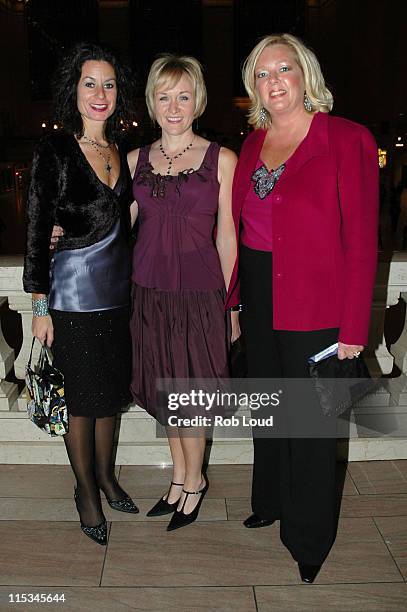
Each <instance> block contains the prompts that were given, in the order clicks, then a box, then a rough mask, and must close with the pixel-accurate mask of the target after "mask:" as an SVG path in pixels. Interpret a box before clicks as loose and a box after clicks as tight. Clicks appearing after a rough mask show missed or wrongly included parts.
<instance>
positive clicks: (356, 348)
mask: <svg viewBox="0 0 407 612" xmlns="http://www.w3.org/2000/svg"><path fill="white" fill-rule="evenodd" d="M364 348H365V347H364V346H361V345H360V344H344V343H343V342H338V359H353V358H354V357H359V355H360V353H361V352H362V351H363V349H364Z"/></svg>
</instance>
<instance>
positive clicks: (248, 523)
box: [243, 514, 275, 529]
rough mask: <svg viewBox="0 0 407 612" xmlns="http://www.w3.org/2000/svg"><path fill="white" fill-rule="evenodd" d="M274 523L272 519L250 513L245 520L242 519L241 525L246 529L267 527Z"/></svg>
mask: <svg viewBox="0 0 407 612" xmlns="http://www.w3.org/2000/svg"><path fill="white" fill-rule="evenodd" d="M273 523H275V520H274V519H262V518H260V517H259V516H258V515H257V514H251V515H250V516H249V517H248V518H247V519H246V520H245V521H243V525H244V526H245V527H247V528H248V529H258V528H259V527H268V526H269V525H272V524H273Z"/></svg>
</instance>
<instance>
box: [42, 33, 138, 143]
mask: <svg viewBox="0 0 407 612" xmlns="http://www.w3.org/2000/svg"><path fill="white" fill-rule="evenodd" d="M88 60H95V61H97V62H108V63H109V64H110V65H111V66H112V67H113V68H114V71H115V75H116V83H117V101H116V109H115V111H114V113H113V114H112V115H111V116H110V117H109V119H108V120H107V121H106V128H105V138H106V140H107V141H108V142H114V141H116V140H117V138H118V137H119V136H120V135H121V133H122V128H123V124H124V125H126V124H127V123H128V122H129V121H131V120H132V119H133V118H134V112H135V100H136V92H135V79H134V77H133V74H132V72H131V70H130V68H129V67H128V66H127V65H125V64H124V63H123V62H121V61H120V60H119V59H118V58H117V57H116V56H115V54H114V53H113V52H112V51H111V50H110V49H109V48H108V47H105V46H102V45H98V44H95V43H90V42H80V43H77V44H76V45H75V46H74V47H72V49H71V50H70V51H68V53H67V54H66V55H65V57H64V58H63V59H62V61H61V63H60V65H59V68H58V69H57V71H56V73H55V76H54V79H53V91H54V107H55V118H56V121H57V122H58V123H61V124H62V127H63V128H64V129H65V131H67V132H68V133H70V134H74V135H75V136H77V137H78V138H80V137H81V136H82V135H83V122H82V117H81V115H80V113H79V110H78V106H77V101H76V90H77V85H78V82H79V79H80V77H81V74H82V66H83V64H84V63H85V62H86V61H88ZM121 121H122V122H123V124H121V123H120V122H121Z"/></svg>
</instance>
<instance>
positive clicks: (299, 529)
mask: <svg viewBox="0 0 407 612" xmlns="http://www.w3.org/2000/svg"><path fill="white" fill-rule="evenodd" d="M240 279H241V296H242V302H243V304H244V311H243V313H242V315H241V325H242V331H243V335H244V339H245V343H246V349H247V362H248V363H247V365H248V377H249V378H284V379H286V378H305V377H308V372H307V366H306V362H307V358H308V357H310V356H311V355H314V354H315V353H317V352H319V351H321V350H322V349H324V348H326V347H327V346H329V345H330V344H333V343H334V342H337V340H338V329H322V330H315V331H307V332H298V331H279V330H274V329H273V325H272V312H273V297H272V254H271V253H269V252H264V251H256V250H253V249H249V248H247V247H244V246H243V247H241V254H240ZM304 409H307V407H306V406H304ZM253 444H254V464H253V485H252V509H253V512H254V513H255V514H257V515H258V516H260V517H261V518H266V519H280V537H281V540H282V542H283V544H284V545H285V546H286V547H287V548H288V550H289V551H290V552H291V554H292V556H293V558H294V559H295V560H296V561H298V562H300V563H306V564H310V565H319V564H321V563H322V562H323V561H324V559H325V557H326V556H327V554H328V553H329V550H330V548H331V546H332V544H333V542H334V540H335V536H336V529H337V504H336V438H335V437H331V438H290V439H286V438H259V437H257V438H256V437H255V435H254V436H253Z"/></svg>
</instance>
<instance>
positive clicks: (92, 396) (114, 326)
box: [50, 307, 131, 418]
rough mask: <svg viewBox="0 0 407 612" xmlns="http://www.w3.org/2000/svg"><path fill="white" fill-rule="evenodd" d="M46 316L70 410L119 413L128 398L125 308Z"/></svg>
mask: <svg viewBox="0 0 407 612" xmlns="http://www.w3.org/2000/svg"><path fill="white" fill-rule="evenodd" d="M50 314H51V317H52V322H53V325H54V343H53V345H52V353H53V356H54V365H55V367H56V368H58V369H59V370H60V371H61V372H62V373H63V375H64V377H65V398H66V404H67V408H68V413H69V414H72V415H73V416H86V417H96V418H101V417H107V416H113V415H114V414H116V413H118V412H120V411H121V410H122V409H123V408H125V407H126V406H127V405H128V404H129V403H130V402H131V395H130V392H129V388H130V373H131V344H130V331H129V316H130V311H129V308H127V307H126V308H114V309H112V310H100V311H96V312H62V311H60V310H51V311H50Z"/></svg>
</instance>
